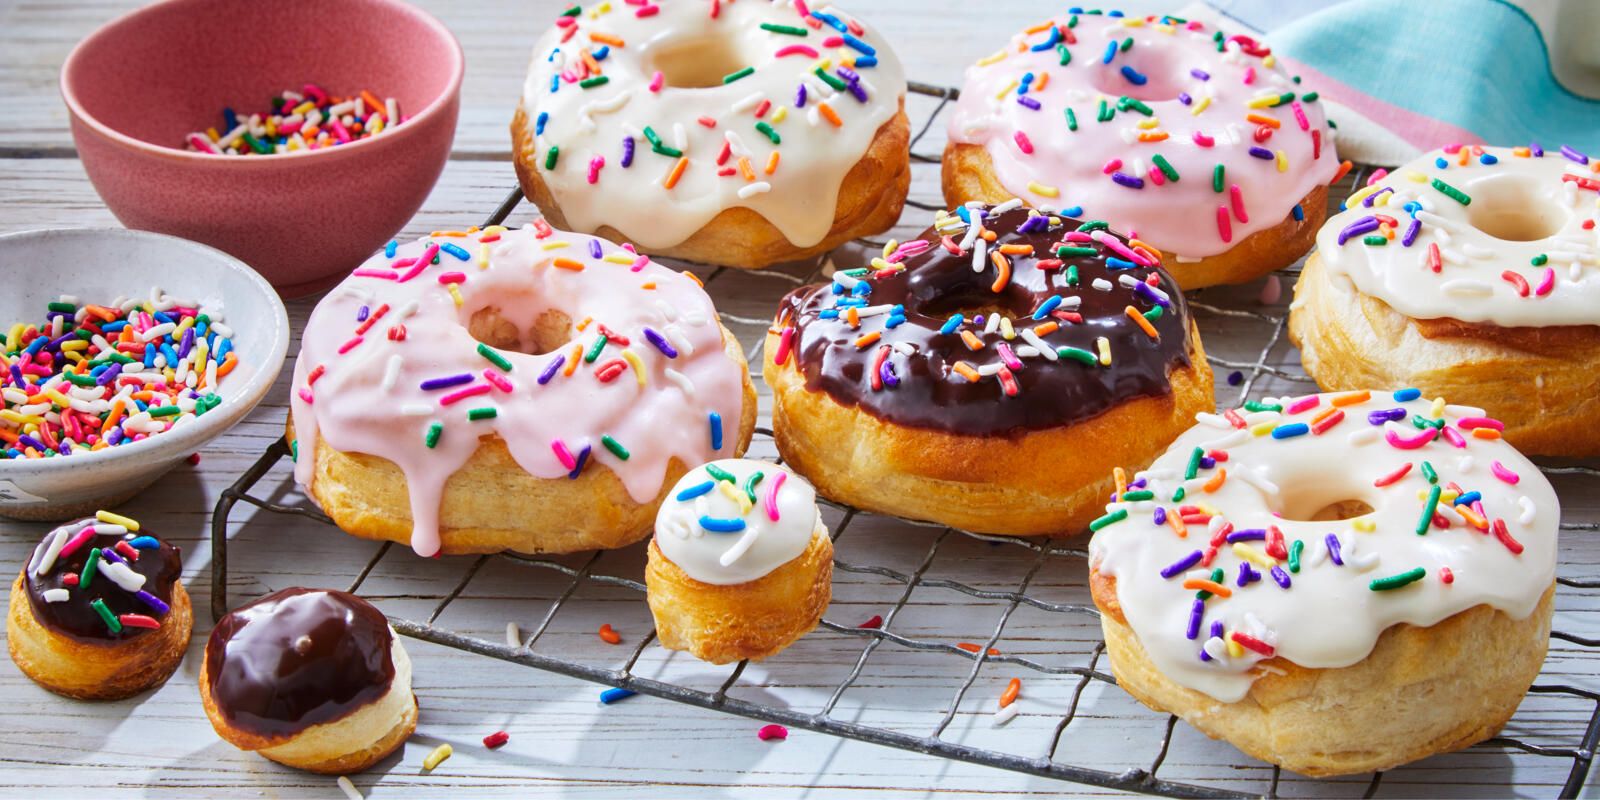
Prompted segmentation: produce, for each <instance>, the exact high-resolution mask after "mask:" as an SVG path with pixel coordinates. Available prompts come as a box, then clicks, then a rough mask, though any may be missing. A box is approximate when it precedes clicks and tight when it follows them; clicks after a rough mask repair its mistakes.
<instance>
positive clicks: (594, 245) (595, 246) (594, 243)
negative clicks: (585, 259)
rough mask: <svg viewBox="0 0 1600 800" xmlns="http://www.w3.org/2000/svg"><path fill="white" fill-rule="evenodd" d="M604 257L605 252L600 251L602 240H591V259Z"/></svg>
mask: <svg viewBox="0 0 1600 800" xmlns="http://www.w3.org/2000/svg"><path fill="white" fill-rule="evenodd" d="M602 255H605V251H603V250H601V249H600V240H599V239H590V240H589V257H590V258H599V257H600V256H602Z"/></svg>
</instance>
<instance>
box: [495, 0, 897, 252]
mask: <svg viewBox="0 0 1600 800" xmlns="http://www.w3.org/2000/svg"><path fill="white" fill-rule="evenodd" d="M905 95H906V79H905V72H904V70H903V69H902V68H901V66H900V60H899V59H898V58H896V57H895V54H894V51H892V50H890V49H889V45H888V43H887V42H885V41H884V39H883V37H881V36H879V35H878V34H877V33H876V32H875V31H872V30H870V29H867V28H866V27H864V26H863V24H862V23H861V22H860V21H859V20H858V19H856V18H855V17H854V16H851V15H847V14H845V13H844V12H841V11H838V10H835V9H833V8H832V7H819V8H818V9H817V10H808V9H807V6H806V4H805V3H804V2H802V0H791V2H781V3H770V2H744V3H737V4H735V3H732V2H727V3H722V2H716V0H713V2H710V3H662V4H660V5H655V4H650V5H644V6H638V7H635V6H629V5H622V4H620V3H619V4H616V5H615V6H614V7H613V6H610V5H601V6H597V7H592V8H587V7H586V8H584V9H583V10H581V11H579V10H578V9H577V7H574V8H573V9H569V11H568V12H567V13H565V14H563V15H562V16H560V17H557V18H556V24H555V26H554V27H552V28H551V29H550V30H549V31H548V32H546V33H545V35H544V37H543V38H541V39H540V40H539V42H538V44H537V45H536V46H535V47H534V51H533V63H532V65H531V67H530V68H529V71H528V80H527V83H526V85H525V86H524V88H523V92H522V100H521V102H520V103H519V104H518V106H517V112H516V116H515V118H514V119H513V120H512V123H511V137H512V143H513V148H512V152H513V155H514V158H513V160H514V161H515V163H516V169H517V176H518V178H519V179H520V180H521V183H522V189H523V193H524V194H526V195H527V196H528V198H529V199H531V200H533V201H534V203H536V204H537V205H538V206H539V208H540V210H542V211H543V212H544V213H545V215H546V216H548V217H549V219H550V221H551V222H552V223H554V224H555V225H556V226H557V227H559V228H570V229H572V230H577V231H583V232H586V233H594V234H596V235H599V236H603V237H606V238H608V239H612V240H615V241H628V242H632V243H633V244H635V245H637V246H638V248H639V250H640V252H644V253H649V254H650V255H653V256H663V257H672V258H682V259H688V260H690V261H697V262H701V263H705V264H720V265H724V266H730V267H742V268H759V267H764V266H767V265H769V264H774V263H778V262H783V261H795V260H799V259H802V258H806V257H809V256H813V255H816V254H819V253H823V252H826V251H828V250H831V249H833V248H835V247H838V246H839V245H841V244H844V243H845V242H847V241H849V240H851V239H854V238H857V237H860V236H869V235H872V234H877V233H882V232H883V231H886V230H888V229H889V228H890V227H891V226H893V225H894V224H895V222H896V221H897V220H899V218H900V209H901V207H902V206H903V205H904V203H905V199H906V191H907V189H908V188H909V187H910V185H911V170H910V161H909V141H910V125H909V124H908V122H907V120H906V115H905Z"/></svg>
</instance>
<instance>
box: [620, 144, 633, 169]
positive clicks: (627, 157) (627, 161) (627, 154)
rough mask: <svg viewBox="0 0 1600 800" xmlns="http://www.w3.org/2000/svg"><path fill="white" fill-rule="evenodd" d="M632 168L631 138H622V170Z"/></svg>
mask: <svg viewBox="0 0 1600 800" xmlns="http://www.w3.org/2000/svg"><path fill="white" fill-rule="evenodd" d="M631 166H633V137H632V136H624V137H622V168H623V169H627V168H628V167H631Z"/></svg>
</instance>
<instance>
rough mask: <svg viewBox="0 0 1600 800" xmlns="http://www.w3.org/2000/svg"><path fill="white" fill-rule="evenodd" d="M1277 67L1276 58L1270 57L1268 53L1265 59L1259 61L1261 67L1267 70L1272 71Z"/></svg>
mask: <svg viewBox="0 0 1600 800" xmlns="http://www.w3.org/2000/svg"><path fill="white" fill-rule="evenodd" d="M1277 65H1278V57H1277V56H1275V55H1272V54H1271V53H1268V54H1267V57H1266V58H1263V59H1261V66H1263V67H1266V68H1267V69H1272V68H1273V67H1275V66H1277Z"/></svg>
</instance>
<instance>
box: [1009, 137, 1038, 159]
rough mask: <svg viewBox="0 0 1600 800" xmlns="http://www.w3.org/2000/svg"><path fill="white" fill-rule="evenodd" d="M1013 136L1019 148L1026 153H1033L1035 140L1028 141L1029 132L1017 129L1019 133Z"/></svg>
mask: <svg viewBox="0 0 1600 800" xmlns="http://www.w3.org/2000/svg"><path fill="white" fill-rule="evenodd" d="M1013 138H1015V139H1016V140H1017V149H1019V150H1021V151H1022V152H1023V153H1024V154H1026V155H1030V156H1031V155H1033V142H1030V141H1028V134H1026V133H1023V132H1022V131H1017V135H1016V136H1015V137H1013Z"/></svg>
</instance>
